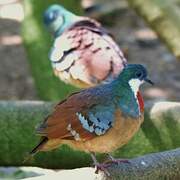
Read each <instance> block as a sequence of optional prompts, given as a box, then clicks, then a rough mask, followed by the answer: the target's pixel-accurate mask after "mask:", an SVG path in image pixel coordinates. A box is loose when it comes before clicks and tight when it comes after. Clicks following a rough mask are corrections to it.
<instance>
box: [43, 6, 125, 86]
mask: <svg viewBox="0 0 180 180" xmlns="http://www.w3.org/2000/svg"><path fill="white" fill-rule="evenodd" d="M43 19H44V24H45V27H46V28H47V29H48V30H49V31H50V32H51V33H52V35H53V36H54V42H53V45H52V47H51V50H50V52H49V59H50V61H51V64H52V68H53V71H54V74H55V75H56V76H57V77H59V78H60V79H61V80H62V81H64V82H66V83H69V84H71V85H74V86H76V87H79V88H88V87H92V86H96V85H97V84H100V83H106V82H109V81H111V80H112V79H113V78H115V77H117V76H118V74H119V73H120V72H121V71H122V69H123V68H124V66H125V65H126V64H127V60H126V58H125V57H124V55H123V53H122V51H121V49H120V48H119V47H118V45H117V43H116V42H115V41H114V38H113V37H112V36H111V35H110V33H109V32H108V31H107V30H106V29H105V28H103V27H102V26H101V24H100V23H99V22H97V21H96V20H94V19H91V18H88V17H83V16H77V15H75V14H73V13H72V12H70V11H68V10H67V9H65V8H64V7H63V6H61V5H58V4H53V5H51V6H50V7H48V8H47V10H45V12H44V18H43Z"/></svg>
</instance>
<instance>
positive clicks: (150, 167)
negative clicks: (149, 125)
mask: <svg viewBox="0 0 180 180" xmlns="http://www.w3.org/2000/svg"><path fill="white" fill-rule="evenodd" d="M107 170H108V172H109V173H110V176H109V177H107V176H106V175H105V174H104V173H99V174H98V175H97V174H95V169H93V168H81V169H74V170H64V171H60V172H58V173H51V174H50V175H45V176H39V177H36V178H29V179H28V180H31V179H32V180H43V179H86V180H95V179H96V180H108V179H111V180H112V179H114V180H116V179H117V180H137V179H138V180H149V179H153V180H159V179H168V180H176V179H177V180H178V179H180V149H175V150H171V151H165V152H161V153H154V154H148V155H145V156H141V157H138V158H134V159H130V160H129V163H119V164H114V163H113V164H110V166H109V167H108V168H107Z"/></svg>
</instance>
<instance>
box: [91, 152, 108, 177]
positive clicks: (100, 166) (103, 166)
mask: <svg viewBox="0 0 180 180" xmlns="http://www.w3.org/2000/svg"><path fill="white" fill-rule="evenodd" d="M91 157H92V160H93V162H94V165H95V167H96V171H95V173H96V174H98V172H99V171H103V172H104V173H105V174H106V175H107V176H110V173H109V172H108V170H107V168H108V167H109V165H108V164H106V163H102V164H100V163H99V162H98V161H97V159H96V156H95V154H94V153H91Z"/></svg>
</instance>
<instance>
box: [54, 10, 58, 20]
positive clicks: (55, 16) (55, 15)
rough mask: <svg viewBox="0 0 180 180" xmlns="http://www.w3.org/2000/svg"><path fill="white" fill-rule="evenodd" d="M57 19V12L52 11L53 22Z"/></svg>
mask: <svg viewBox="0 0 180 180" xmlns="http://www.w3.org/2000/svg"><path fill="white" fill-rule="evenodd" d="M57 17H58V12H57V11H54V13H53V19H54V20H55V19H56V18H57Z"/></svg>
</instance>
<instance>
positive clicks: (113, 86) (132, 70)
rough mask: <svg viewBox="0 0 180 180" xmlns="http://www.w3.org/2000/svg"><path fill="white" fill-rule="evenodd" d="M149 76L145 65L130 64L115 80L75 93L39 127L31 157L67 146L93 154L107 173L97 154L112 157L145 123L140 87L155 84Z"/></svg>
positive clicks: (113, 160)
mask: <svg viewBox="0 0 180 180" xmlns="http://www.w3.org/2000/svg"><path fill="white" fill-rule="evenodd" d="M147 76H148V74H147V70H146V68H145V67H144V66H143V65H141V64H129V65H126V66H125V68H124V69H123V71H122V72H121V73H120V74H119V75H118V77H117V78H115V79H114V80H113V81H111V82H109V83H106V84H100V85H98V86H95V87H90V88H87V89H83V90H81V91H79V92H75V93H73V94H71V95H70V96H69V97H67V98H66V99H64V100H63V101H61V102H59V103H58V104H57V105H56V106H55V108H54V111H53V112H52V113H51V114H50V115H49V116H48V117H47V118H45V120H44V121H43V122H42V123H40V124H39V126H38V127H37V128H36V133H37V134H38V135H40V136H41V139H40V142H39V144H38V145H37V146H35V148H34V149H33V150H32V151H31V152H30V156H33V155H35V154H36V153H37V152H39V151H49V150H52V149H55V148H58V147H60V146H61V145H62V144H66V145H69V146H71V147H72V148H74V149H77V150H81V151H85V152H88V153H90V154H91V157H92V160H93V162H94V164H95V166H96V168H97V169H100V170H103V169H104V167H105V166H104V165H103V163H102V164H101V163H99V162H98V161H97V160H96V156H95V155H96V153H107V154H110V153H111V152H112V151H114V150H116V149H117V148H119V147H121V146H123V145H124V144H127V143H128V141H129V140H130V139H131V138H132V137H133V136H134V134H135V133H136V132H137V131H138V129H139V128H140V125H141V123H142V122H143V120H144V101H143V97H142V95H141V93H140V90H139V87H140V85H141V84H143V83H144V82H148V83H150V84H153V82H152V81H151V80H150V79H148V77H147ZM110 157H112V156H110ZM116 161H117V159H112V162H116Z"/></svg>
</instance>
